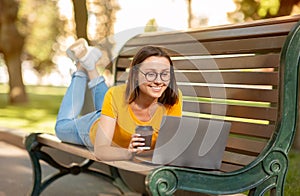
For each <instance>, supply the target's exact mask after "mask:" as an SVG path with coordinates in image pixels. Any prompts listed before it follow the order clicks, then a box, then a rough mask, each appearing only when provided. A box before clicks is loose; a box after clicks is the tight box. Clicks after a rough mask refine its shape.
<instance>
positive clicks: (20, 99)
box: [0, 0, 28, 103]
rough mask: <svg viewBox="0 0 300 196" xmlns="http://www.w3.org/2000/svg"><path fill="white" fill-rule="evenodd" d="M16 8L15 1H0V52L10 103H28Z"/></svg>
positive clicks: (21, 37) (16, 3)
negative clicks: (6, 73)
mask: <svg viewBox="0 0 300 196" xmlns="http://www.w3.org/2000/svg"><path fill="white" fill-rule="evenodd" d="M18 8H19V3H18V1H17V0H1V1H0V52H1V53H3V54H4V60H5V62H6V65H7V68H8V76H9V88H10V92H9V102H10V103H25V102H27V101H28V98H27V95H26V92H25V86H24V84H23V79H22V70H21V54H22V50H23V46H24V37H23V36H22V35H21V34H20V32H19V30H18V29H17V27H16V22H17V14H18Z"/></svg>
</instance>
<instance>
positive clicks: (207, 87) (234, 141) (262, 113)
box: [113, 16, 300, 172]
mask: <svg viewBox="0 0 300 196" xmlns="http://www.w3.org/2000/svg"><path fill="white" fill-rule="evenodd" d="M299 19H300V16H293V17H283V18H280V19H275V20H274V19H272V20H263V21H256V22H251V23H244V24H236V25H224V26H219V27H210V28H201V29H193V30H189V31H180V32H179V31H176V32H159V33H145V34H141V35H138V36H135V37H133V38H132V39H130V40H129V41H127V42H126V43H125V45H124V46H123V48H122V49H121V51H120V54H119V56H118V58H117V59H116V62H115V64H114V66H113V68H114V74H115V79H116V80H115V84H120V83H124V82H126V79H127V76H128V70H127V68H128V66H129V64H130V60H131V58H132V57H133V55H134V54H135V53H136V52H137V50H138V49H139V48H140V47H141V46H144V45H148V44H151V45H160V46H163V47H165V48H167V49H168V50H169V51H170V54H171V56H172V60H173V62H174V66H175V72H176V79H177V82H178V85H179V88H180V89H181V91H182V92H183V96H184V103H183V114H184V115H186V116H197V117H201V118H213V119H220V120H225V121H230V122H231V123H232V127H231V131H230V136H229V139H228V142H227V146H226V151H225V155H224V158H223V162H222V167H221V171H225V172H227V171H234V170H237V169H240V168H242V167H244V166H245V165H248V164H249V163H251V162H252V161H254V160H255V159H256V157H257V156H258V155H259V154H260V153H261V152H262V151H263V150H264V149H265V148H266V146H267V144H268V143H270V142H271V138H272V135H273V134H274V132H275V131H276V128H277V125H278V124H280V119H281V116H280V101H281V92H280V89H281V88H280V84H281V82H280V80H281V74H282V73H281V70H282V69H280V67H279V65H280V52H281V50H282V47H283V44H284V42H285V40H286V38H287V35H288V33H289V32H290V31H291V29H292V28H293V27H294V26H295V24H296V23H297V22H298V21H299ZM269 145H270V144H269Z"/></svg>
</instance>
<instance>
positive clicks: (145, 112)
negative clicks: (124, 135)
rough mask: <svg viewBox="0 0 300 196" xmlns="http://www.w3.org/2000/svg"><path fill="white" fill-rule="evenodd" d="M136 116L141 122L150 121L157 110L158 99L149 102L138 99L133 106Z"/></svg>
mask: <svg viewBox="0 0 300 196" xmlns="http://www.w3.org/2000/svg"><path fill="white" fill-rule="evenodd" d="M130 106H131V109H132V111H133V113H134V115H135V116H136V117H137V118H138V119H139V120H141V121H144V122H146V121H150V120H151V118H152V116H153V115H154V113H155V111H156V109H157V106H158V105H157V99H152V100H149V99H148V100H147V99H143V98H140V97H138V98H137V99H135V100H134V101H133V102H132V103H131V104H130Z"/></svg>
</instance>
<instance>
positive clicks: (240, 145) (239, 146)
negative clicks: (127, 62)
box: [226, 137, 266, 156]
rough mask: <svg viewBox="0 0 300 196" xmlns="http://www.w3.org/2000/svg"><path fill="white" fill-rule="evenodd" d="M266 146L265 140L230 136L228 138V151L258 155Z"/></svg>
mask: <svg viewBox="0 0 300 196" xmlns="http://www.w3.org/2000/svg"><path fill="white" fill-rule="evenodd" d="M265 146H266V143H265V142H261V141H254V140H249V139H245V138H233V137H229V138H228V140H227V145H226V151H229V152H235V153H240V154H244V155H250V156H257V155H258V154H259V153H260V152H261V151H262V150H263V149H264V147H265Z"/></svg>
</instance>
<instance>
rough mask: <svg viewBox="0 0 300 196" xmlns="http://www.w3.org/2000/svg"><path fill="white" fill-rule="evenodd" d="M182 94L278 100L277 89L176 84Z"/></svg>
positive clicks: (267, 100)
mask: <svg viewBox="0 0 300 196" xmlns="http://www.w3.org/2000/svg"><path fill="white" fill-rule="evenodd" d="M178 87H179V89H180V90H181V91H182V94H183V95H184V96H193V97H207V98H218V99H231V100H244V101H260V102H274V103H276V102H278V89H251V88H242V87H241V88H233V87H232V88H231V87H226V88H225V87H214V86H209V87H208V86H192V85H190V86H187V85H178Z"/></svg>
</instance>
